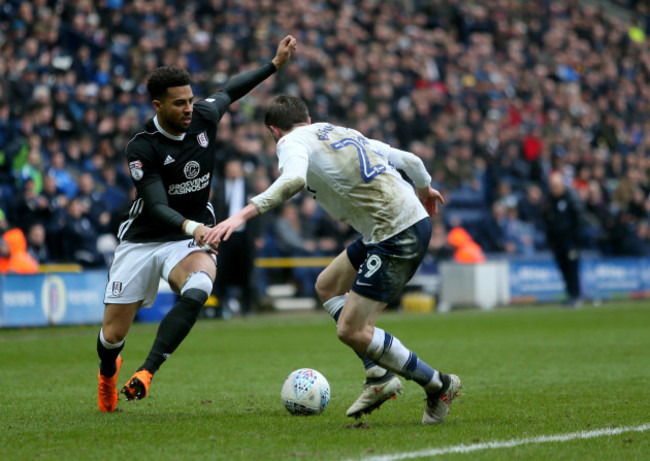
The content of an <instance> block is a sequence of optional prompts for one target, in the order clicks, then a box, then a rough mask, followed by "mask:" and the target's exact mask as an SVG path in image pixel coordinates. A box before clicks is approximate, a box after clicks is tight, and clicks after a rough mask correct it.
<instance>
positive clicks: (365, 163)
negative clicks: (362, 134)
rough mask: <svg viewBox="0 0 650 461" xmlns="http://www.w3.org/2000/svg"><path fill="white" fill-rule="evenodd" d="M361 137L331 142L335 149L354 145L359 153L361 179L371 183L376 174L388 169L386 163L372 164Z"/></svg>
mask: <svg viewBox="0 0 650 461" xmlns="http://www.w3.org/2000/svg"><path fill="white" fill-rule="evenodd" d="M362 142H363V141H361V139H360V140H359V141H358V140H356V139H352V138H343V139H341V140H340V141H337V142H334V143H332V144H330V145H331V146H332V147H333V148H334V149H336V150H340V149H343V148H344V147H346V146H354V148H355V149H356V150H357V154H358V155H359V166H360V167H361V179H363V181H364V182H366V183H369V182H370V181H372V180H373V178H374V177H375V176H377V175H378V174H381V173H383V172H384V171H386V165H381V164H378V165H374V166H371V165H370V160H369V159H368V152H366V148H365V146H364V145H363V144H362Z"/></svg>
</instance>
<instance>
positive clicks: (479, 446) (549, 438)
mask: <svg viewBox="0 0 650 461" xmlns="http://www.w3.org/2000/svg"><path fill="white" fill-rule="evenodd" d="M647 430H650V423H646V424H642V425H641V426H635V427H613V428H609V429H596V430H593V431H581V432H572V433H570V434H556V435H541V436H538V437H528V438H525V439H512V440H501V441H499V440H497V441H495V442H485V443H474V444H472V445H454V446H451V447H446V448H432V449H430V450H420V451H411V452H406V453H395V454H392V455H379V456H369V457H366V458H361V459H362V460H363V461H393V460H397V459H409V458H419V457H423V456H429V457H431V456H440V455H448V454H450V453H470V452H472V451H479V450H488V449H491V448H510V447H517V446H520V445H528V444H533V443H549V442H568V441H570V440H577V439H594V438H596V437H602V436H608V435H617V434H624V433H626V432H645V431H647Z"/></svg>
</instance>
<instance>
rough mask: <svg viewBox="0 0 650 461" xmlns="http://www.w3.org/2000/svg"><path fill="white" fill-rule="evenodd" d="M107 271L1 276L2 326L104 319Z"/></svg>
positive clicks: (43, 324)
mask: <svg viewBox="0 0 650 461" xmlns="http://www.w3.org/2000/svg"><path fill="white" fill-rule="evenodd" d="M105 284H106V272H105V271H87V272H83V273H81V274H77V273H71V274H68V273H64V274H34V275H14V274H10V275H6V276H3V277H0V293H1V294H2V298H1V299H0V328H2V327H31V326H47V325H76V324H88V323H101V322H102V319H103V316H104V286H105Z"/></svg>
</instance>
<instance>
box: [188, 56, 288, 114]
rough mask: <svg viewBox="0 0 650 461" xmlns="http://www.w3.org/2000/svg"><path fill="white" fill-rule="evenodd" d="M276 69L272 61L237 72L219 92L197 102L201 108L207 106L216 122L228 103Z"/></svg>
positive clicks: (242, 94) (235, 99)
mask: <svg viewBox="0 0 650 461" xmlns="http://www.w3.org/2000/svg"><path fill="white" fill-rule="evenodd" d="M276 70H277V69H276V68H275V65H274V64H273V63H272V62H268V63H266V64H265V65H263V66H262V67H259V68H257V69H254V70H251V71H249V72H244V73H243V74H239V75H237V76H235V77H233V78H231V79H230V80H228V81H227V82H226V84H225V85H224V86H223V88H222V89H221V90H220V91H219V92H217V93H215V94H213V95H211V96H209V97H208V98H206V99H205V100H203V101H200V102H198V103H197V104H198V105H200V107H201V108H208V109H209V110H210V112H211V114H212V117H213V118H215V119H216V120H215V121H217V122H218V121H219V120H220V119H221V117H222V116H223V114H224V113H225V112H226V110H227V109H228V106H229V105H230V104H232V103H233V102H235V101H237V100H238V99H239V98H241V97H242V96H244V95H245V94H247V93H248V92H250V91H251V90H252V89H253V88H255V87H256V86H257V85H259V84H260V83H262V82H263V81H264V80H266V79H267V78H269V77H270V76H271V75H273V74H274V73H275V71H276Z"/></svg>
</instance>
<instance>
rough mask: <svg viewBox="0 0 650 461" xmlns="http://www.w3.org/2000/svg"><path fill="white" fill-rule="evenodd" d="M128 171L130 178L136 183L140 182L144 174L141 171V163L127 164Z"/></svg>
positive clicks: (138, 161)
mask: <svg viewBox="0 0 650 461" xmlns="http://www.w3.org/2000/svg"><path fill="white" fill-rule="evenodd" d="M129 170H130V171H131V176H132V177H133V179H135V180H136V181H140V180H141V179H142V177H143V176H144V172H143V171H142V162H141V161H140V160H134V161H133V162H129Z"/></svg>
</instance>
